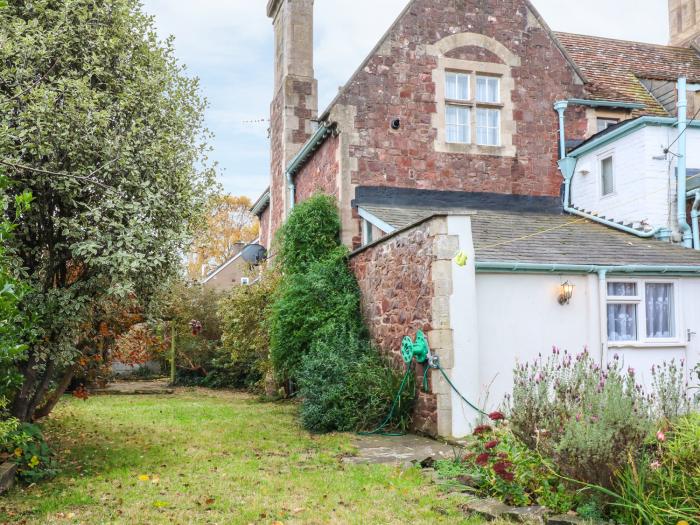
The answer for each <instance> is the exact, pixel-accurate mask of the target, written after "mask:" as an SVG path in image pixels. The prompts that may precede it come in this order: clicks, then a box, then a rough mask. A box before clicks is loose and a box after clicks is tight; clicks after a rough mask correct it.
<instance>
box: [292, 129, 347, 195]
mask: <svg viewBox="0 0 700 525" xmlns="http://www.w3.org/2000/svg"><path fill="white" fill-rule="evenodd" d="M338 148H339V138H338V137H337V136H330V137H328V138H327V139H326V140H325V142H324V143H323V144H322V145H321V147H320V148H319V149H318V150H317V151H316V152H315V153H314V156H313V157H312V158H311V160H309V162H307V163H306V164H305V165H304V166H303V167H302V169H301V170H300V171H299V172H298V173H297V174H296V175H295V176H294V183H295V185H296V201H297V202H302V201H304V200H306V199H308V198H309V197H311V196H312V195H313V194H314V193H325V194H327V195H333V196H334V197H337V196H338V175H339V171H340V165H339V163H338Z"/></svg>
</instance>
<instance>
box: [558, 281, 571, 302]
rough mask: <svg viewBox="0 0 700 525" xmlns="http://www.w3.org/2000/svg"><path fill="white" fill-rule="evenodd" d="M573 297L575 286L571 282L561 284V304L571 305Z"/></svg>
mask: <svg viewBox="0 0 700 525" xmlns="http://www.w3.org/2000/svg"><path fill="white" fill-rule="evenodd" d="M573 295H574V285H573V284H571V283H570V282H569V281H564V282H563V283H561V287H560V288H559V304H561V305H564V304H569V301H571V297H572V296H573Z"/></svg>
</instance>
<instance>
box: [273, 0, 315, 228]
mask: <svg viewBox="0 0 700 525" xmlns="http://www.w3.org/2000/svg"><path fill="white" fill-rule="evenodd" d="M267 16H268V17H270V18H271V19H272V24H273V27H274V34H275V51H274V52H275V59H274V67H275V77H274V78H275V85H274V93H273V99H272V104H271V106H270V148H271V152H270V153H271V154H270V161H271V166H270V168H271V177H272V181H271V184H270V221H269V222H270V229H271V231H270V236H269V237H268V239H272V238H273V236H274V233H275V231H276V230H277V228H279V226H280V225H281V224H282V222H283V221H284V219H285V218H286V216H287V214H288V213H289V210H290V209H291V208H292V205H293V202H292V192H291V191H290V190H289V187H288V181H287V180H286V176H285V170H286V167H287V165H288V164H289V161H290V160H291V159H292V158H293V157H294V155H296V154H297V153H298V152H299V150H300V149H301V146H302V145H303V144H304V143H305V142H306V141H307V139H308V138H309V137H310V136H311V134H312V133H313V131H314V130H313V125H314V122H313V121H314V120H315V119H316V118H317V115H318V86H317V82H316V79H315V78H314V65H313V16H314V0H269V2H268V4H267Z"/></svg>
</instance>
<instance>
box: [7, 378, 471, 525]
mask: <svg viewBox="0 0 700 525" xmlns="http://www.w3.org/2000/svg"><path fill="white" fill-rule="evenodd" d="M44 428H45V432H46V434H47V436H48V437H49V439H50V440H51V442H52V444H53V445H54V447H55V448H56V449H57V450H58V457H59V461H60V463H61V465H62V472H61V474H60V475H59V476H58V477H57V478H55V479H53V480H50V481H45V482H43V483H40V484H38V485H34V486H30V487H17V488H15V489H14V490H13V491H11V492H10V493H9V494H8V495H7V496H6V497H0V523H26V524H39V523H41V524H53V523H61V524H64V523H82V524H90V525H92V524H102V523H109V524H122V523H123V524H149V525H152V524H159V523H168V524H171V523H177V524H194V523H206V524H237V523H242V524H248V523H269V524H272V523H274V522H276V521H279V522H282V523H284V524H285V525H288V524H291V523H303V524H314V523H343V524H344V523H363V524H364V523H367V524H384V523H387V524H391V523H397V524H398V523H409V522H411V523H463V524H476V523H480V522H479V521H474V520H468V519H466V518H465V517H464V515H463V514H462V513H461V512H460V511H459V510H458V508H457V506H456V504H455V503H453V502H451V501H450V500H449V499H448V498H446V497H444V496H442V495H441V494H440V493H439V491H438V489H437V487H435V486H434V485H431V484H430V483H429V482H428V481H427V480H426V479H425V477H424V476H422V475H421V473H420V471H419V470H418V469H408V470H402V469H400V468H398V467H390V466H380V465H346V464H344V463H343V462H342V461H341V460H340V458H341V457H342V456H343V455H344V454H349V453H352V451H353V448H352V441H351V438H352V436H350V435H347V434H332V435H324V436H315V435H310V434H309V433H307V432H305V431H303V430H302V429H301V428H300V427H299V425H298V423H297V416H296V406H295V405H294V404H291V403H261V402H258V401H257V400H255V399H254V398H252V397H249V396H246V395H243V394H234V393H215V392H212V391H207V390H187V391H179V392H178V393H177V394H175V395H172V396H163V397H160V396H105V397H93V398H90V399H88V400H87V401H80V400H77V399H68V398H67V399H65V400H64V401H62V402H61V404H60V405H59V407H58V408H57V409H56V411H55V412H54V414H53V415H52V416H51V418H50V420H49V421H48V422H47V423H46V425H45V427H44ZM145 476H148V479H146V478H145Z"/></svg>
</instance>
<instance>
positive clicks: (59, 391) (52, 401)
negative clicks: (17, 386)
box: [33, 366, 78, 421]
mask: <svg viewBox="0 0 700 525" xmlns="http://www.w3.org/2000/svg"><path fill="white" fill-rule="evenodd" d="M77 369H78V367H77V366H72V367H70V368H69V369H68V370H67V371H66V372H65V373H64V374H63V377H62V378H61V381H60V382H59V383H58V386H57V387H56V390H54V391H53V392H52V393H51V395H50V396H49V397H48V398H47V399H46V402H45V403H44V404H43V405H42V406H40V407H39V408H37V409H36V410H35V411H34V417H33V420H34V421H38V420H39V419H43V418H45V417H46V416H48V415H49V414H50V413H51V411H52V410H53V409H54V407H55V406H56V403H58V400H59V399H61V396H63V394H65V393H66V389H67V388H68V386H69V385H70V382H71V381H72V380H73V376H74V375H75V372H76V371H77Z"/></svg>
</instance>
